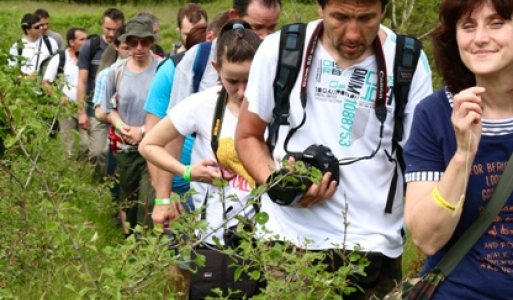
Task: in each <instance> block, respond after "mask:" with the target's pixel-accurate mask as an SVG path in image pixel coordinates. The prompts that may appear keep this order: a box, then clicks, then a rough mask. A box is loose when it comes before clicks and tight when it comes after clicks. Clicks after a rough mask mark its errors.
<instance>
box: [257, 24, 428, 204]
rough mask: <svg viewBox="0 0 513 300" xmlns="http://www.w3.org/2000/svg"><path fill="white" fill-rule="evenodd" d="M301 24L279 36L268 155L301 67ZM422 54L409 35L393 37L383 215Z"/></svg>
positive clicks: (399, 157)
mask: <svg viewBox="0 0 513 300" xmlns="http://www.w3.org/2000/svg"><path fill="white" fill-rule="evenodd" d="M306 27H307V24H304V23H294V24H288V25H285V26H283V28H282V29H281V33H280V46H279V54H278V65H277V69H276V77H275V78H274V83H273V92H274V101H275V107H274V109H273V121H272V122H271V123H270V124H269V127H268V129H269V131H268V132H269V134H268V138H267V145H268V147H269V151H270V152H271V153H272V152H273V150H274V147H275V146H276V142H277V140H278V133H279V129H280V126H281V125H288V116H289V111H290V103H289V97H290V92H291V90H292V88H293V86H294V84H295V82H296V79H297V76H298V74H299V69H300V68H301V66H302V58H303V49H304V43H305V39H306ZM421 51H422V43H421V42H420V41H419V40H418V39H416V38H414V37H411V36H406V35H400V34H397V42H396V52H395V59H394V87H393V93H394V99H395V100H396V101H397V103H396V109H395V111H394V130H393V135H392V153H393V152H394V151H396V154H397V160H396V161H395V162H396V169H395V172H394V176H393V178H392V182H391V186H390V189H389V193H388V197H387V203H386V207H385V213H392V204H393V200H394V197H395V192H396V185H397V180H398V177H399V170H398V167H400V168H401V170H402V171H404V168H405V166H404V160H403V157H402V148H401V147H400V145H399V142H400V141H401V140H402V138H403V134H404V128H403V120H404V109H405V107H406V104H407V103H408V94H409V92H410V87H411V82H412V79H413V75H414V73H415V69H416V68H417V63H418V60H419V57H420V54H421Z"/></svg>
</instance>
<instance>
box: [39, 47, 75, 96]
mask: <svg viewBox="0 0 513 300" xmlns="http://www.w3.org/2000/svg"><path fill="white" fill-rule="evenodd" d="M64 55H65V61H64V72H63V74H62V75H63V76H64V81H65V82H66V84H65V85H64V86H63V87H62V92H63V93H64V95H66V97H67V98H68V99H69V100H71V101H73V102H74V101H76V100H77V84H78V67H77V61H76V60H73V59H72V58H71V57H70V55H69V52H68V50H64ZM58 68H59V54H55V55H54V56H53V57H52V59H51V60H50V62H48V66H47V67H46V72H45V74H44V76H43V80H46V81H49V82H53V81H54V80H55V78H56V77H57V70H58Z"/></svg>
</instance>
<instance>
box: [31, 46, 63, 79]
mask: <svg viewBox="0 0 513 300" xmlns="http://www.w3.org/2000/svg"><path fill="white" fill-rule="evenodd" d="M56 55H59V64H58V65H57V75H59V74H63V73H64V64H66V50H65V49H59V50H57V53H55V54H54V55H51V56H48V57H47V58H45V59H43V61H42V62H41V65H40V67H39V71H38V76H39V78H40V80H41V81H42V80H43V77H44V75H45V73H46V69H47V68H48V64H49V63H50V60H52V58H53V57H54V56H56Z"/></svg>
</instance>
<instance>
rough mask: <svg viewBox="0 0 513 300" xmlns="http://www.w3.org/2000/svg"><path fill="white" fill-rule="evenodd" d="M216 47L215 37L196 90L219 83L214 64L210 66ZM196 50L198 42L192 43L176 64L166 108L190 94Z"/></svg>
mask: <svg viewBox="0 0 513 300" xmlns="http://www.w3.org/2000/svg"><path fill="white" fill-rule="evenodd" d="M216 47H217V39H214V40H213V41H212V46H211V48H210V54H209V56H208V61H207V65H206V66H205V72H204V73H203V76H202V77H201V82H200V85H199V89H198V91H203V90H205V89H208V88H211V87H213V86H215V85H217V84H219V82H218V80H217V79H218V77H219V75H218V74H217V71H216V69H214V66H212V60H213V59H215V56H216ZM198 50H199V44H198V45H194V46H193V47H192V48H191V49H189V50H187V52H185V55H184V57H183V58H182V60H181V61H180V62H179V63H178V65H177V66H176V68H175V77H174V79H173V88H172V90H171V95H170V101H169V108H168V110H169V109H170V108H171V107H173V105H176V104H177V103H178V102H180V101H182V100H183V99H185V98H187V97H189V96H190V95H191V94H192V90H193V85H194V79H193V78H194V72H193V67H194V62H195V60H196V55H197V53H198Z"/></svg>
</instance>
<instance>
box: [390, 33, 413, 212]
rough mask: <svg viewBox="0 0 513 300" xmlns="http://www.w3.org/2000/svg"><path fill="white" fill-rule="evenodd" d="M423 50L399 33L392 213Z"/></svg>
mask: <svg viewBox="0 0 513 300" xmlns="http://www.w3.org/2000/svg"><path fill="white" fill-rule="evenodd" d="M421 51H422V43H421V42H420V41H419V40H418V39H416V38H414V37H411V36H406V35H400V34H398V35H397V42H396V50H395V59H394V88H393V92H394V99H395V102H396V103H395V111H394V133H393V136H392V153H394V152H396V157H397V159H396V166H395V172H394V176H393V177H392V183H391V185H390V189H389V191H388V198H387V204H386V207H385V213H388V214H389V213H392V205H393V202H394V198H395V192H396V188H397V181H398V179H399V178H398V177H399V170H398V167H400V168H401V170H402V171H404V169H405V165H404V160H403V155H402V152H403V151H402V148H401V146H400V145H399V142H400V141H401V140H402V139H403V134H404V124H403V122H404V109H405V108H406V104H407V103H408V94H409V93H410V87H411V82H412V80H413V75H414V73H415V69H416V68H417V64H418V61H419V57H420V53H421Z"/></svg>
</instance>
